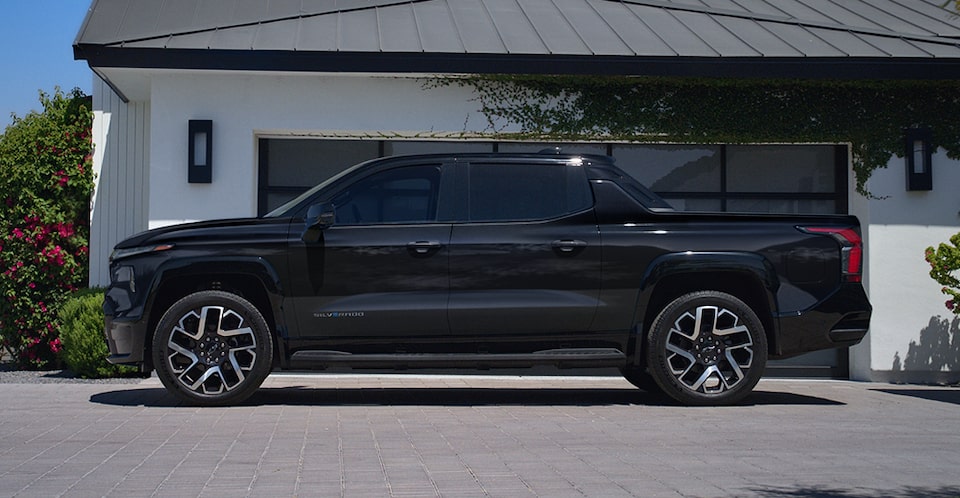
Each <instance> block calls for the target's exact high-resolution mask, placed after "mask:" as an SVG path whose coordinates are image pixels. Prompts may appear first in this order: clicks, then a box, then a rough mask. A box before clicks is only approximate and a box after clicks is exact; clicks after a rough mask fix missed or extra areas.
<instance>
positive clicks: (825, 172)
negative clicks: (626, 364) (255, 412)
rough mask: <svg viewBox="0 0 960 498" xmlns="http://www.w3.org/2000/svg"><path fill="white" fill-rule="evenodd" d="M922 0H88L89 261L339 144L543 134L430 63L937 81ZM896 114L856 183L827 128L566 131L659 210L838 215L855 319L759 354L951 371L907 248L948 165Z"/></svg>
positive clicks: (235, 210) (833, 366)
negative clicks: (762, 134)
mask: <svg viewBox="0 0 960 498" xmlns="http://www.w3.org/2000/svg"><path fill="white" fill-rule="evenodd" d="M940 4H941V2H940V0H882V1H880V0H849V1H844V2H836V1H831V0H777V1H773V0H749V1H748V0H716V1H709V0H623V1H615V0H408V1H398V0H337V1H334V0H274V1H271V2H259V1H255V0H254V1H247V0H218V1H203V2H200V1H190V0H175V1H167V2H155V1H151V0H94V1H93V2H92V5H91V7H90V10H89V13H88V15H87V17H86V19H85V21H84V23H83V26H82V27H81V29H80V32H79V34H78V36H77V39H76V42H75V45H74V53H75V57H76V58H77V59H82V60H86V61H87V62H88V64H89V65H90V67H91V69H92V70H93V72H94V74H95V77H94V80H95V81H94V96H93V99H94V108H95V120H94V136H95V145H96V149H95V155H94V162H95V168H96V171H97V178H98V180H97V188H96V194H95V198H94V203H93V214H92V229H91V232H92V233H91V269H90V272H91V273H90V282H91V284H92V285H102V284H104V283H106V282H107V281H108V275H107V265H106V259H107V256H108V254H109V252H110V250H111V247H112V246H113V244H115V243H116V242H118V241H119V240H121V239H123V238H124V237H126V236H128V235H131V234H133V233H135V232H138V231H141V230H145V229H148V228H155V227H159V226H163V225H168V224H171V223H179V222H185V221H193V220H200V219H211V218H224V217H244V216H255V215H257V214H263V213H265V212H268V211H269V210H270V209H272V208H273V207H276V206H278V205H279V204H281V203H282V202H284V201H285V200H287V199H290V198H292V197H294V196H295V195H297V194H298V193H299V192H302V191H303V190H304V189H306V188H307V187H308V186H310V185H313V184H315V183H317V182H319V181H321V180H323V179H325V178H328V177H329V176H331V175H333V174H335V173H336V172H337V171H340V170H342V169H343V168H345V167H347V166H349V165H351V164H353V163H355V162H358V161H360V160H364V159H368V158H372V157H377V156H383V155H390V154H400V153H408V152H422V151H437V150H450V149H456V150H470V151H493V150H501V151H506V150H537V149H539V148H541V147H543V146H544V143H543V142H540V141H537V140H532V141H531V140H520V139H519V138H520V137H522V136H523V135H522V134H521V133H520V132H522V131H524V130H523V129H522V127H520V126H519V125H518V124H517V123H515V122H509V121H496V120H494V121H491V120H490V116H489V114H486V113H484V112H481V111H482V109H481V105H480V103H479V102H478V101H477V93H476V90H475V88H473V87H471V86H470V85H465V86H461V85H456V84H454V85H436V84H431V83H430V82H431V81H432V80H431V78H436V77H454V76H461V75H492V74H530V75H567V76H582V77H588V76H596V75H601V76H622V77H667V78H691V77H692V78H703V79H706V80H710V81H719V80H724V79H738V78H747V79H754V80H790V81H795V80H803V81H828V82H829V81H835V82H857V81H879V82H889V81H898V82H907V83H908V84H909V82H926V81H944V80H946V81H957V80H958V79H960V20H958V17H957V14H955V13H951V12H948V11H946V10H944V9H943V8H942V7H941V5H940ZM923 88H924V87H923V86H922V85H919V83H918V85H917V87H916V91H917V92H922V91H923ZM958 94H960V92H958ZM937 112H940V113H947V112H950V111H949V108H944V109H943V110H939V111H937ZM953 117H955V116H953ZM878 126H879V124H878ZM904 126H905V127H906V126H907V125H904ZM918 132H919V133H920V134H918V135H917V136H913V135H911V136H910V137H905V138H904V140H906V142H905V143H909V144H910V147H911V149H910V153H909V154H908V153H907V152H906V145H905V149H904V153H903V155H905V157H906V159H905V158H904V157H897V155H894V154H891V155H890V158H889V162H888V163H887V167H886V168H881V169H878V170H876V171H875V172H874V173H873V175H872V177H871V178H870V180H869V183H868V184H867V189H868V190H869V192H870V194H872V195H869V196H865V195H862V194H861V193H859V192H858V191H857V189H856V188H855V187H856V181H855V177H854V176H853V174H852V169H853V168H852V165H853V164H854V163H855V161H856V156H855V155H854V154H853V152H852V147H851V144H850V143H849V142H846V141H836V142H826V143H823V142H814V143H810V142H807V141H805V140H803V139H802V138H799V137H798V138H797V139H796V140H787V141H785V142H775V143H757V144H749V145H743V144H738V143H697V142H696V141H693V140H691V141H683V143H653V144H651V143H636V142H633V141H631V140H627V139H624V138H623V137H609V138H608V139H604V138H603V137H599V138H595V139H593V140H591V141H589V142H587V143H577V144H573V145H571V146H569V147H572V148H573V149H574V150H578V151H583V152H601V153H607V154H611V155H613V156H614V157H616V158H617V159H618V162H619V164H620V165H621V166H623V167H625V168H626V169H628V170H629V172H630V173H631V174H634V175H635V176H637V177H638V178H639V179H640V180H641V181H643V182H645V183H647V184H648V185H650V186H651V187H652V188H654V190H657V191H658V192H660V193H661V194H662V195H664V196H665V197H666V198H667V199H669V200H670V201H671V202H672V203H674V204H675V205H676V206H677V207H678V208H680V209H708V210H710V209H712V210H729V211H737V210H741V211H768V212H836V213H850V214H855V215H857V216H859V218H860V220H861V222H862V224H863V229H864V230H863V231H864V238H865V240H866V243H867V254H868V259H867V264H866V272H865V273H866V275H865V285H866V287H867V290H868V293H869V294H870V297H871V300H872V302H873V304H874V306H875V313H874V319H873V324H872V329H871V332H870V334H869V335H868V336H867V338H866V339H865V342H864V343H863V344H861V345H859V346H856V347H854V348H851V349H850V350H849V351H847V350H842V351H840V352H826V353H820V354H816V355H813V356H805V357H800V358H796V359H793V360H787V361H785V362H781V363H779V364H778V367H779V369H780V371H782V372H785V373H788V374H805V375H825V376H841V377H843V376H847V375H849V376H850V377H851V378H854V379H863V380H879V381H916V382H956V381H958V380H960V366H958V365H960V347H958V344H960V320H957V319H951V318H952V317H951V316H950V315H949V313H948V312H947V310H946V309H945V308H944V306H943V302H944V298H943V297H942V296H941V294H940V292H939V286H938V285H937V284H936V283H934V282H933V281H932V280H931V279H930V278H929V277H928V276H927V271H928V269H929V268H928V266H927V264H926V263H925V262H924V260H923V251H924V248H926V247H927V246H929V245H935V244H937V243H939V242H941V241H945V240H946V239H947V238H948V237H949V236H950V235H952V234H953V233H956V232H957V231H960V195H957V193H956V192H957V187H958V186H960V167H958V166H960V165H958V164H956V163H957V161H955V160H953V159H950V158H948V157H947V155H946V152H945V150H943V149H939V150H936V151H929V155H928V156H925V155H924V146H925V144H927V142H926V140H925V138H924V135H923V133H922V130H919V131H918ZM936 132H937V130H934V133H936ZM907 133H912V132H907ZM531 142H533V143H531ZM914 144H916V145H917V147H916V150H915V151H914ZM927 157H929V159H927ZM774 166H775V167H774ZM918 175H919V176H918ZM905 176H906V177H907V178H908V179H909V181H905ZM917 178H919V180H917ZM915 180H916V182H919V183H916V182H915ZM924 184H926V185H924Z"/></svg>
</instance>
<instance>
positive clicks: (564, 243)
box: [551, 239, 587, 252]
mask: <svg viewBox="0 0 960 498" xmlns="http://www.w3.org/2000/svg"><path fill="white" fill-rule="evenodd" d="M551 245H552V246H553V248H554V249H558V250H559V251H560V252H574V251H576V250H577V249H583V248H584V247H587V243H586V242H584V241H582V240H569V239H564V240H555V241H553V244H551Z"/></svg>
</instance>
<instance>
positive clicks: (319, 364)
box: [290, 348, 627, 370]
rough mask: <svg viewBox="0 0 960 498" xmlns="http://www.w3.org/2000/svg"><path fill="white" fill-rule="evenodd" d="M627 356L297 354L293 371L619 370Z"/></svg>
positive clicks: (604, 351)
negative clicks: (542, 367)
mask: <svg viewBox="0 0 960 498" xmlns="http://www.w3.org/2000/svg"><path fill="white" fill-rule="evenodd" d="M626 361H627V356H626V355H625V354H624V353H623V352H622V351H620V350H619V349H614V348H591V349H548V350H545V351H536V352H533V353H520V354H491V353H395V354H352V353H345V352H343V351H322V350H311V351H297V352H296V353H294V354H293V356H292V357H291V358H290V363H291V367H292V368H320V369H322V368H327V367H332V366H345V367H352V368H390V369H396V370H404V369H408V368H479V369H487V368H521V367H532V366H537V365H556V366H557V367H560V368H582V367H618V366H623V365H624V364H625V363H626Z"/></svg>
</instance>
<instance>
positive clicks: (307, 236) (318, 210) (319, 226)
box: [301, 202, 337, 243]
mask: <svg viewBox="0 0 960 498" xmlns="http://www.w3.org/2000/svg"><path fill="white" fill-rule="evenodd" d="M336 219H337V214H336V210H335V209H334V207H333V204H332V203H329V202H325V203H323V204H314V205H312V206H310V207H309V208H308V209H307V219H306V222H305V226H304V230H303V235H302V236H301V239H303V241H304V242H307V243H317V242H319V241H320V237H321V235H323V231H324V230H326V229H327V228H330V227H331V226H333V222H334V220H336Z"/></svg>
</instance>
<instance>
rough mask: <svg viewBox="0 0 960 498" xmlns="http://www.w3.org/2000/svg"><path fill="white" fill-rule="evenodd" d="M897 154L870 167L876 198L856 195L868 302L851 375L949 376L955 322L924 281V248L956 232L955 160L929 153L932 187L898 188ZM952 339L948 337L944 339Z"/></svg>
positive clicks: (956, 375) (935, 287) (958, 182)
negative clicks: (867, 322) (867, 323)
mask: <svg viewBox="0 0 960 498" xmlns="http://www.w3.org/2000/svg"><path fill="white" fill-rule="evenodd" d="M905 176H906V173H905V166H904V160H903V159H902V158H896V157H894V158H891V159H890V162H889V163H888V165H887V168H886V169H881V170H878V171H876V172H875V173H874V174H873V176H872V177H871V179H870V181H869V183H868V188H869V190H870V192H871V193H873V194H874V195H875V196H877V197H880V198H881V199H869V200H868V199H864V198H863V197H860V196H856V197H855V198H853V199H852V201H851V211H852V212H853V214H856V215H858V216H860V218H861V223H862V224H863V226H864V234H865V237H866V240H867V244H868V253H867V260H866V272H867V289H868V292H869V294H870V300H871V302H872V303H873V306H874V314H873V320H872V323H871V328H870V333H869V335H868V336H867V341H866V342H867V343H866V344H865V345H862V346H858V347H857V348H855V349H854V350H853V353H852V358H851V359H852V361H851V375H852V376H853V377H854V378H857V379H863V380H880V381H914V382H916V381H921V382H935V381H940V382H955V381H957V380H960V371H957V370H956V369H955V370H954V371H952V372H949V371H947V367H946V365H948V364H950V363H951V362H952V363H953V365H957V364H960V349H958V346H960V337H957V336H956V332H954V333H953V334H951V332H950V330H949V327H950V326H951V325H952V326H953V327H954V329H956V327H957V325H958V323H953V322H954V321H955V319H954V318H953V316H952V315H951V313H950V312H949V311H948V310H947V309H946V307H945V306H944V301H946V297H945V296H944V295H943V294H941V293H940V287H941V286H940V285H939V284H937V283H936V282H935V281H934V280H932V279H931V278H930V277H929V275H928V272H929V270H930V267H929V265H928V264H927V263H926V262H925V261H924V250H925V249H926V248H927V247H928V246H936V245H937V244H939V243H941V242H946V241H947V239H948V238H949V237H950V236H951V235H953V234H955V233H957V232H958V231H960V194H958V190H960V162H958V161H954V160H951V159H949V158H947V157H946V154H945V153H944V152H943V151H942V150H941V151H938V152H937V153H936V154H934V156H933V179H934V180H933V190H932V191H929V192H908V191H906V188H905V185H906V179H905ZM951 343H952V344H951Z"/></svg>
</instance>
